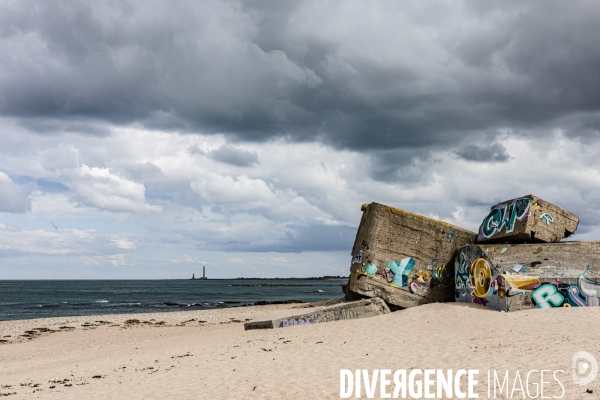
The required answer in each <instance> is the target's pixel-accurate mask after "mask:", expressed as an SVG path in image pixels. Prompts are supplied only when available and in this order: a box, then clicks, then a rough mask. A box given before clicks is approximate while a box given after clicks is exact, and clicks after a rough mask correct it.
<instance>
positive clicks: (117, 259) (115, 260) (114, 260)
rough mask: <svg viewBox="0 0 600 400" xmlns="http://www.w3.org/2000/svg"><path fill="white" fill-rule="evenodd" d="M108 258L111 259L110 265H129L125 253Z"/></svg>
mask: <svg viewBox="0 0 600 400" xmlns="http://www.w3.org/2000/svg"><path fill="white" fill-rule="evenodd" d="M108 258H109V259H110V263H111V264H112V265H114V266H115V267H123V266H125V265H127V259H126V258H125V254H123V253H119V254H113V255H111V256H108Z"/></svg>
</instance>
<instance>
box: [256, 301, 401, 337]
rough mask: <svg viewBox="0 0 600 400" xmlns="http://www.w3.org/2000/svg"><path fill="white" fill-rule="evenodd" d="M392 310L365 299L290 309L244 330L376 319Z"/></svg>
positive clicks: (381, 303) (259, 319)
mask: <svg viewBox="0 0 600 400" xmlns="http://www.w3.org/2000/svg"><path fill="white" fill-rule="evenodd" d="M389 312H390V309H389V308H388V306H387V305H386V304H385V302H384V301H383V300H381V299H378V298H375V299H364V300H359V301H351V302H345V303H338V304H335V305H331V306H323V307H314V308H307V309H289V310H285V311H284V312H279V313H277V314H273V315H270V316H265V317H263V318H258V319H256V320H254V321H250V322H246V323H245V324H244V329H245V330H249V329H273V328H286V327H290V326H295V325H310V324H318V323H321V322H330V321H340V320H344V319H357V318H367V317H375V316H377V315H382V314H388V313H389Z"/></svg>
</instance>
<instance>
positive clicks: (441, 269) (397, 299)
mask: <svg viewBox="0 0 600 400" xmlns="http://www.w3.org/2000/svg"><path fill="white" fill-rule="evenodd" d="M362 210H363V216H362V219H361V221H360V226H359V228H358V232H357V234H356V240H355V242H354V247H353V250H352V261H351V266H350V278H349V281H348V291H349V292H351V293H357V294H359V295H363V296H367V297H381V298H382V299H384V300H385V301H386V302H387V303H389V304H393V305H396V306H399V307H405V308H406V307H413V306H417V305H419V304H425V303H431V302H436V301H452V300H453V299H454V282H453V277H454V254H455V253H456V251H457V250H458V249H459V248H460V247H462V246H464V245H467V244H473V243H474V242H475V239H476V237H477V234H475V233H474V232H470V231H467V230H465V229H462V228H459V227H456V226H453V225H451V224H448V223H446V222H442V221H437V220H434V219H431V218H427V217H423V216H421V215H417V214H413V213H410V212H407V211H403V210H400V209H397V208H393V207H388V206H385V205H383V204H378V203H371V204H365V205H363V207H362Z"/></svg>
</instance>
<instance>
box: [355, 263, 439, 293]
mask: <svg viewBox="0 0 600 400" xmlns="http://www.w3.org/2000/svg"><path fill="white" fill-rule="evenodd" d="M438 261H439V260H438ZM432 263H435V264H436V266H437V261H436V260H432ZM430 264H431V263H430ZM428 267H430V265H429V264H428ZM430 269H432V267H431V268H430ZM360 275H379V276H381V277H383V278H384V279H385V281H386V282H387V283H388V284H389V285H390V286H391V287H397V288H402V287H406V288H408V290H409V291H410V292H411V293H415V294H419V295H421V296H424V295H425V294H426V292H427V289H428V288H429V287H431V285H432V284H433V285H435V284H437V283H439V282H441V280H442V279H443V278H444V277H445V276H446V269H445V266H443V267H442V268H438V269H436V270H435V271H433V272H432V271H429V270H428V269H427V268H426V269H418V270H416V269H415V260H414V259H413V258H412V257H406V258H403V259H402V260H399V261H388V262H387V263H386V266H385V267H380V266H378V265H377V264H376V263H375V262H373V261H372V260H370V259H367V261H366V262H363V263H362V265H361V267H360V268H359V269H358V270H357V271H356V276H357V277H359V276H360ZM432 278H433V279H432Z"/></svg>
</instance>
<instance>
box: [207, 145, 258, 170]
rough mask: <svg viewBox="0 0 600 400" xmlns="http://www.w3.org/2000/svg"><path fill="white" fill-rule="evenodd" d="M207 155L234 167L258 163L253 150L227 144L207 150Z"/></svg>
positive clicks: (256, 155)
mask: <svg viewBox="0 0 600 400" xmlns="http://www.w3.org/2000/svg"><path fill="white" fill-rule="evenodd" d="M208 157H209V158H211V159H213V160H215V161H219V162H223V163H226V164H230V165H234V166H236V167H251V166H253V165H256V164H258V154H256V152H255V151H247V150H243V149H238V148H236V147H233V146H228V145H223V146H221V147H219V148H218V149H215V150H213V151H210V152H208Z"/></svg>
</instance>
